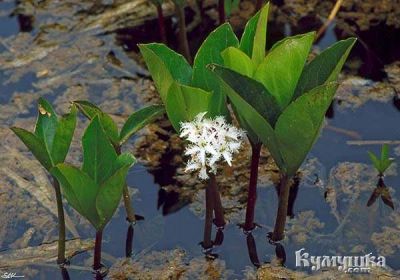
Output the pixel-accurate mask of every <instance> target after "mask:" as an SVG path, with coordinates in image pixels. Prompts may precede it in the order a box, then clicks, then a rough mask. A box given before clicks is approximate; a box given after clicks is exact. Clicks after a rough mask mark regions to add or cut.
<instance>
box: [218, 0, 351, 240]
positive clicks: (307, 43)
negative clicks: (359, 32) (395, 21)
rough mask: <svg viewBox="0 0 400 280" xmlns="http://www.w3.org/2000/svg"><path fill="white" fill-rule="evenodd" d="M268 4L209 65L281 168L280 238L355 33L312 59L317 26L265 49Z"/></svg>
mask: <svg viewBox="0 0 400 280" xmlns="http://www.w3.org/2000/svg"><path fill="white" fill-rule="evenodd" d="M268 6H269V5H268V4H267V5H266V6H265V7H264V8H263V9H262V10H261V11H260V12H259V13H257V14H256V15H255V16H254V17H253V18H252V19H251V20H250V21H249V23H248V24H247V26H246V28H245V31H244V33H243V36H242V40H241V42H240V45H239V46H238V47H237V48H228V49H226V50H225V51H224V52H223V53H222V56H223V58H224V66H221V65H217V64H213V65H210V69H211V70H212V71H213V72H214V73H215V74H216V75H217V76H218V77H219V78H220V82H221V84H222V87H223V88H224V89H225V90H224V92H225V93H226V94H227V95H228V97H229V99H230V101H231V102H232V104H233V107H234V111H235V112H236V116H237V117H238V119H239V121H240V123H241V125H242V126H243V127H244V128H245V129H246V130H247V131H248V133H249V135H253V136H252V137H253V138H254V137H255V136H256V137H257V138H258V139H259V141H261V142H262V143H263V144H264V145H265V146H266V147H267V148H268V150H269V152H270V154H271V156H272V157H273V159H274V161H275V163H276V165H277V166H278V168H279V170H280V186H279V191H278V193H279V205H278V211H277V217H276V221H275V228H274V232H273V233H272V234H271V238H272V240H274V241H278V240H281V239H283V237H284V234H283V233H284V227H285V222H286V216H287V208H288V198H289V190H290V185H291V182H290V181H291V179H292V178H293V177H294V176H295V175H296V173H297V172H298V169H299V167H300V166H301V164H302V163H303V161H304V159H305V157H306V156H307V154H308V152H309V151H310V150H311V148H312V146H313V144H314V143H315V141H316V139H317V137H318V135H319V132H320V129H321V127H322V125H323V122H324V116H325V113H326V111H327V110H328V108H329V106H330V104H331V103H332V101H333V98H334V94H335V92H336V89H337V79H338V75H339V72H340V70H341V68H342V66H343V64H344V62H345V60H346V58H347V56H348V54H349V52H350V50H351V48H352V47H353V45H354V43H355V39H354V38H350V39H347V40H343V41H338V42H337V43H335V44H333V45H332V46H331V47H329V48H327V49H326V50H324V51H323V52H321V53H320V54H319V55H318V56H316V57H315V58H314V59H313V60H311V61H310V62H308V63H307V59H308V56H309V52H310V50H311V47H312V43H313V41H314V38H315V33H314V32H311V33H306V34H300V35H296V36H292V37H288V38H285V39H283V40H281V41H279V42H277V43H275V44H274V45H273V46H272V47H271V49H270V50H268V52H267V54H266V55H265V45H266V44H265V42H266V40H265V38H266V34H265V32H266V25H267V16H268ZM250 139H251V138H250ZM250 141H254V140H250Z"/></svg>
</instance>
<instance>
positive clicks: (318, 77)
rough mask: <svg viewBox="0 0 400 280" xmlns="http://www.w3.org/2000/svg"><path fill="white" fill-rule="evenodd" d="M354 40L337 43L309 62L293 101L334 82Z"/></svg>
mask: <svg viewBox="0 0 400 280" xmlns="http://www.w3.org/2000/svg"><path fill="white" fill-rule="evenodd" d="M356 40H357V39H356V38H349V39H346V40H342V41H338V42H336V43H335V44H333V45H332V46H330V47H329V48H327V49H326V50H324V51H323V52H321V53H320V54H319V55H318V56H317V57H315V58H314V59H313V60H312V61H311V62H309V63H308V64H307V65H306V66H305V67H304V70H303V72H302V73H301V76H300V79H299V82H298V84H297V87H296V91H295V94H294V96H293V99H296V98H297V97H299V96H300V95H302V94H303V93H305V92H308V91H310V90H311V89H313V88H315V87H317V86H320V85H322V84H324V83H326V82H334V81H336V80H337V78H338V76H339V73H340V70H341V69H342V67H343V64H344V63H345V61H346V59H347V57H348V55H349V53H350V50H351V49H352V48H353V46H354V44H355V42H356Z"/></svg>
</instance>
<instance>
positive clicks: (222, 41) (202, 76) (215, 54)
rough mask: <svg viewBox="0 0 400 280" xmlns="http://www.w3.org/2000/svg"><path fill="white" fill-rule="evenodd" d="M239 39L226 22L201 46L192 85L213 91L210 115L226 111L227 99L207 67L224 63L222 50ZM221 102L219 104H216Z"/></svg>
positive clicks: (234, 44) (233, 44) (195, 63)
mask: <svg viewBox="0 0 400 280" xmlns="http://www.w3.org/2000/svg"><path fill="white" fill-rule="evenodd" d="M238 44H239V42H238V39H237V38H236V36H235V33H234V32H233V30H232V28H231V26H230V25H229V24H228V23H225V24H223V25H221V26H219V27H218V28H217V29H215V30H214V31H213V32H211V33H210V34H209V35H208V37H207V38H206V39H205V40H204V42H203V44H202V45H201V46H200V48H199V50H198V52H197V54H196V56H195V58H194V63H193V78H192V84H191V86H193V87H197V88H201V89H203V90H205V91H209V92H212V93H213V105H214V106H213V108H212V110H211V111H210V112H209V115H210V117H213V116H216V115H221V112H223V113H225V112H226V111H227V110H226V103H225V102H224V101H225V99H223V98H221V95H223V93H222V92H221V89H220V85H219V82H218V79H217V78H216V77H215V75H213V73H211V71H209V70H208V69H207V67H206V66H207V65H208V64H210V63H217V64H222V63H223V59H222V56H221V52H222V51H223V50H225V49H226V48H227V47H231V46H237V45H238ZM217 102H219V104H216V103H217Z"/></svg>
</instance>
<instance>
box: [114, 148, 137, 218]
mask: <svg viewBox="0 0 400 280" xmlns="http://www.w3.org/2000/svg"><path fill="white" fill-rule="evenodd" d="M115 152H116V153H117V155H121V146H117V147H115ZM122 197H123V200H124V206H125V211H126V219H127V220H128V222H129V223H134V222H136V217H135V210H134V209H133V207H132V204H131V203H132V201H131V197H130V195H129V190H128V185H127V184H126V183H125V184H124V188H123V189H122Z"/></svg>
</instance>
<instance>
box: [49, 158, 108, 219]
mask: <svg viewBox="0 0 400 280" xmlns="http://www.w3.org/2000/svg"><path fill="white" fill-rule="evenodd" d="M51 174H52V175H53V176H54V177H56V178H57V180H58V181H59V182H60V184H61V186H62V191H63V194H64V197H65V198H66V199H67V201H68V203H69V204H70V205H71V206H72V207H73V208H74V209H75V210H76V211H78V212H79V214H81V215H82V216H84V217H85V218H86V219H88V220H89V222H90V223H91V224H92V225H93V226H94V227H97V225H98V224H99V222H100V220H99V216H98V214H97V211H96V208H95V205H96V204H95V202H96V201H95V199H96V196H97V192H98V188H97V186H96V183H95V181H94V180H93V179H92V178H91V177H89V175H88V174H86V173H85V172H83V171H82V170H80V169H78V168H76V167H74V166H71V165H68V164H65V163H60V164H57V165H56V166H55V167H54V168H53V169H51Z"/></svg>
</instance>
